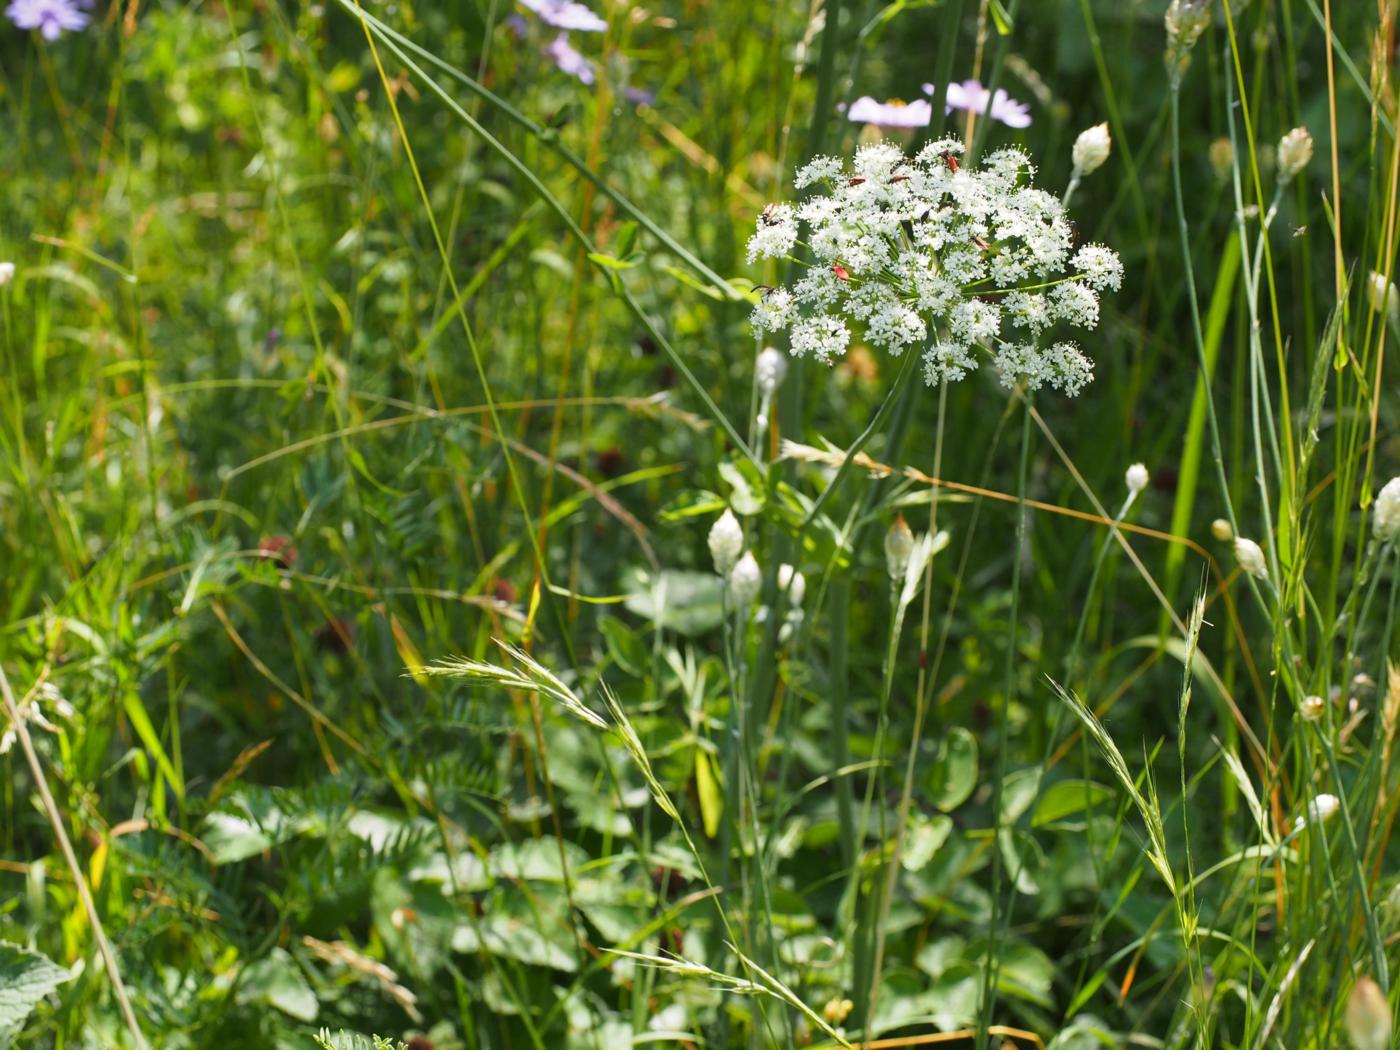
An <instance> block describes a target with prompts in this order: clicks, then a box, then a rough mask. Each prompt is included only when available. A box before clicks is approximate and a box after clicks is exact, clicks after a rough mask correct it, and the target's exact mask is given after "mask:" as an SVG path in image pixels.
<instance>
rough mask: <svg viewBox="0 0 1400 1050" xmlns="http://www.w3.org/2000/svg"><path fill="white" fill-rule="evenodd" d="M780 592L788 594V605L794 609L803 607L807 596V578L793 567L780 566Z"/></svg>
mask: <svg viewBox="0 0 1400 1050" xmlns="http://www.w3.org/2000/svg"><path fill="white" fill-rule="evenodd" d="M778 590H780V591H785V592H787V596H788V604H789V605H791V606H792V607H793V608H794V609H796V608H799V607H800V606H801V605H802V599H803V598H805V597H806V596H807V577H805V576H803V575H802V573H800V572H798V571H797V570H796V569H794V568H793V567H792V566H791V565H779V566H778Z"/></svg>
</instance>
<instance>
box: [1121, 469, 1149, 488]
mask: <svg viewBox="0 0 1400 1050" xmlns="http://www.w3.org/2000/svg"><path fill="white" fill-rule="evenodd" d="M1123 480H1124V481H1126V482H1127V483H1128V491H1129V492H1131V493H1132V494H1133V495H1134V496H1136V495H1137V494H1138V493H1139V492H1141V491H1142V490H1143V489H1145V488H1147V482H1148V480H1149V478H1148V474H1147V467H1146V466H1145V465H1144V464H1142V463H1134V464H1133V465H1132V466H1131V467H1129V468H1128V472H1127V473H1126V474H1124V475H1123Z"/></svg>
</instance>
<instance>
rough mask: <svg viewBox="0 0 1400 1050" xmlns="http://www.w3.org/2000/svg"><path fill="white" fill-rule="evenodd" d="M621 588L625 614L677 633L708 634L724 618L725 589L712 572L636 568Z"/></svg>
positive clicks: (688, 634) (628, 575) (627, 576)
mask: <svg viewBox="0 0 1400 1050" xmlns="http://www.w3.org/2000/svg"><path fill="white" fill-rule="evenodd" d="M624 585H625V586H626V588H627V602H626V605H627V610H628V612H631V613H633V614H634V615H637V616H641V617H643V618H645V619H647V620H650V621H652V622H653V623H655V624H657V625H658V626H661V627H664V628H666V629H667V630H671V631H676V632H677V633H679V634H684V635H687V636H694V635H700V634H707V633H709V632H710V631H712V630H714V629H715V628H716V627H718V626H719V624H720V620H721V619H722V618H723V616H724V604H723V602H724V599H723V597H722V595H723V589H724V588H723V584H722V583H721V582H720V578H719V577H718V576H716V575H714V573H709V572H681V571H672V570H662V571H661V572H650V571H648V570H643V569H635V570H633V571H632V572H631V573H629V574H627V575H626V576H625V577H624Z"/></svg>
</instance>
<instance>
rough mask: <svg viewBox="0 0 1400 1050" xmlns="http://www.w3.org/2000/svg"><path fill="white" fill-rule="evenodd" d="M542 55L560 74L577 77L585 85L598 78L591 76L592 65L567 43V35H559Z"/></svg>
mask: <svg viewBox="0 0 1400 1050" xmlns="http://www.w3.org/2000/svg"><path fill="white" fill-rule="evenodd" d="M544 53H545V54H546V55H548V56H549V58H550V61H552V62H553V63H554V64H555V65H556V66H558V67H559V71H560V72H561V73H567V74H569V76H571V77H578V78H579V79H580V80H582V81H583V82H584V83H585V84H591V83H593V82H594V81H595V80H597V79H598V78H597V77H596V76H594V75H593V63H592V62H590V61H588V59H586V58H584V57H583V56H582V55H581V54H579V53H578V52H577V51H575V50H574V48H573V45H572V44H570V43H569V34H568V33H560V34H559V35H558V36H556V37H555V38H554V40H553V41H552V42H551V43H550V44H549V46H547V47H546V48H545V49H544Z"/></svg>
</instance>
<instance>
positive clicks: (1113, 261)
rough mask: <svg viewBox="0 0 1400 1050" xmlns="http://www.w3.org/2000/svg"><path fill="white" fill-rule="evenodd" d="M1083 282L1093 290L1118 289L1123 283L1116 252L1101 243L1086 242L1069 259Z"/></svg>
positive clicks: (1120, 265) (1121, 265) (1121, 264)
mask: <svg viewBox="0 0 1400 1050" xmlns="http://www.w3.org/2000/svg"><path fill="white" fill-rule="evenodd" d="M1070 265H1072V266H1073V267H1074V268H1075V269H1076V270H1078V271H1079V276H1080V277H1081V278H1083V280H1084V283H1085V284H1087V285H1088V286H1089V287H1090V288H1093V289H1094V290H1095V291H1099V292H1102V291H1114V292H1116V291H1118V289H1119V288H1120V287H1121V286H1122V284H1123V263H1122V262H1121V261H1120V260H1119V258H1118V253H1117V252H1115V251H1114V250H1113V249H1112V248H1105V247H1104V246H1103V245H1102V244H1086V245H1085V246H1084V247H1082V248H1080V249H1079V251H1077V252H1075V253H1074V258H1073V259H1071V260H1070Z"/></svg>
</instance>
